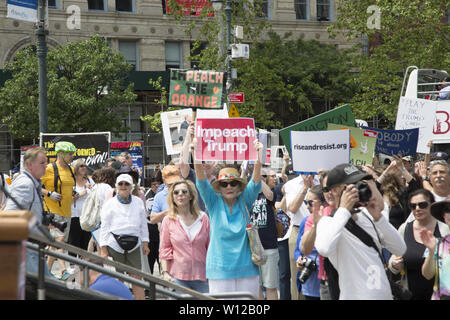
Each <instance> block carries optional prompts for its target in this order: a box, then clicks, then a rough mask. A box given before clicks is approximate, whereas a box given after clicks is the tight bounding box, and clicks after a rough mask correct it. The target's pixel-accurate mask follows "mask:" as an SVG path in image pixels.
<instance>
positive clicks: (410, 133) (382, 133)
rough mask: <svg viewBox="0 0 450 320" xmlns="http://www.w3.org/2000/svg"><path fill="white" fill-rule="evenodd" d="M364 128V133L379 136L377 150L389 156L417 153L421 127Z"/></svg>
mask: <svg viewBox="0 0 450 320" xmlns="http://www.w3.org/2000/svg"><path fill="white" fill-rule="evenodd" d="M361 129H364V130H365V131H364V135H367V136H375V135H376V137H377V143H376V146H375V152H377V153H383V154H386V155H389V156H392V155H400V156H402V157H405V156H412V155H415V154H416V149H417V141H418V139H419V128H414V129H407V130H386V129H385V130H383V129H375V128H369V127H361Z"/></svg>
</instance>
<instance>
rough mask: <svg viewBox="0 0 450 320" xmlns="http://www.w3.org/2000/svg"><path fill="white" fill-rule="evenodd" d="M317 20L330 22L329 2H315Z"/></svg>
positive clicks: (321, 0)
mask: <svg viewBox="0 0 450 320" xmlns="http://www.w3.org/2000/svg"><path fill="white" fill-rule="evenodd" d="M317 20H318V21H331V0H317Z"/></svg>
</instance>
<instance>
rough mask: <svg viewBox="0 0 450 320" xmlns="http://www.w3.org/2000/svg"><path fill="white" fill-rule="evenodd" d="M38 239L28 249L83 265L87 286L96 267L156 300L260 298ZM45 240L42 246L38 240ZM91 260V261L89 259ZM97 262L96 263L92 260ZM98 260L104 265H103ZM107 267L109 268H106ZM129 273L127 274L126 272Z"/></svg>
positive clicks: (85, 287) (82, 271)
mask: <svg viewBox="0 0 450 320" xmlns="http://www.w3.org/2000/svg"><path fill="white" fill-rule="evenodd" d="M29 238H30V239H32V240H34V242H35V243H32V242H28V243H27V248H28V249H31V250H35V251H38V252H39V253H40V255H48V256H52V257H55V258H57V259H61V260H64V261H67V262H69V263H72V264H74V265H76V266H78V267H79V269H80V273H82V275H83V277H84V279H85V281H83V282H84V283H83V289H88V286H89V281H88V279H89V270H90V269H92V270H95V271H97V272H100V273H103V274H106V275H109V276H111V277H113V278H116V279H119V280H121V281H123V282H127V283H131V284H134V285H137V286H140V287H143V288H144V289H147V290H149V299H150V300H156V296H157V293H158V294H159V295H160V296H162V297H163V298H170V299H176V300H215V299H237V298H247V299H256V298H255V297H254V296H253V295H252V294H250V293H249V292H232V293H216V294H202V293H200V292H197V291H195V290H191V289H189V288H186V287H183V286H181V285H178V284H176V283H174V282H169V281H165V280H163V279H161V278H158V277H156V276H153V275H151V274H149V273H146V272H142V271H141V270H138V269H136V268H133V267H130V266H128V265H125V264H123V263H120V262H116V261H113V260H109V259H105V258H103V257H101V256H99V255H97V254H95V253H91V252H88V251H86V250H83V249H80V248H78V247H75V246H72V245H70V244H67V243H64V242H60V241H54V242H50V241H49V240H48V239H47V238H45V237H43V236H40V235H37V234H32V235H30V237H29ZM36 242H39V243H41V245H39V244H38V243H36ZM42 244H45V245H48V246H51V247H54V248H57V249H62V250H64V251H67V252H68V253H72V254H76V255H78V256H79V257H81V258H77V257H74V256H71V255H69V254H66V253H61V252H58V251H54V250H49V249H45V248H44V246H43V245H42ZM87 259H88V260H89V261H87ZM90 261H93V262H90ZM96 263H99V264H103V266H100V265H98V264H96ZM105 266H107V267H105ZM125 272H126V273H127V274H125ZM43 274H44V270H43V268H41V267H40V268H39V277H38V278H39V279H41V281H43V280H42V279H44V276H43ZM131 275H134V276H138V277H140V278H141V279H137V278H134V277H132V276H131ZM39 287H40V288H43V284H42V283H41V285H39V284H38V288H39ZM38 299H41V300H43V299H45V292H44V293H41V294H40V295H39V294H38Z"/></svg>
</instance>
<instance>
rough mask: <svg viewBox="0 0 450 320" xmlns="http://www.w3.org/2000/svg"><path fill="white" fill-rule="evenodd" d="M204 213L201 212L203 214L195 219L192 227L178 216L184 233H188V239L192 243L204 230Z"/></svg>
mask: <svg viewBox="0 0 450 320" xmlns="http://www.w3.org/2000/svg"><path fill="white" fill-rule="evenodd" d="M204 214H205V213H204V212H201V214H200V215H199V216H198V217H197V219H195V221H194V223H193V224H191V225H190V226H187V225H186V224H185V223H184V222H183V220H182V219H181V218H180V217H179V216H178V217H177V218H178V221H180V224H181V226H182V227H183V229H184V231H185V232H186V234H187V236H188V238H189V240H190V241H192V240H194V239H195V236H196V235H197V234H198V232H199V231H200V229H201V228H202V221H201V220H202V216H203V215H204Z"/></svg>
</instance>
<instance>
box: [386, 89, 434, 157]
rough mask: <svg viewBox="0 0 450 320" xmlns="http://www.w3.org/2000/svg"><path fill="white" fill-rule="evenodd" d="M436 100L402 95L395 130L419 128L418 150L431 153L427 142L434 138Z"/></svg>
mask: <svg viewBox="0 0 450 320" xmlns="http://www.w3.org/2000/svg"><path fill="white" fill-rule="evenodd" d="M435 117H436V101H431V100H425V99H410V98H405V97H400V103H399V104H398V110H397V120H396V122H395V130H405V129H414V128H419V139H418V142H417V149H416V151H417V152H419V153H430V148H429V147H427V143H428V142H429V141H431V140H432V139H433V125H434V123H435Z"/></svg>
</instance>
